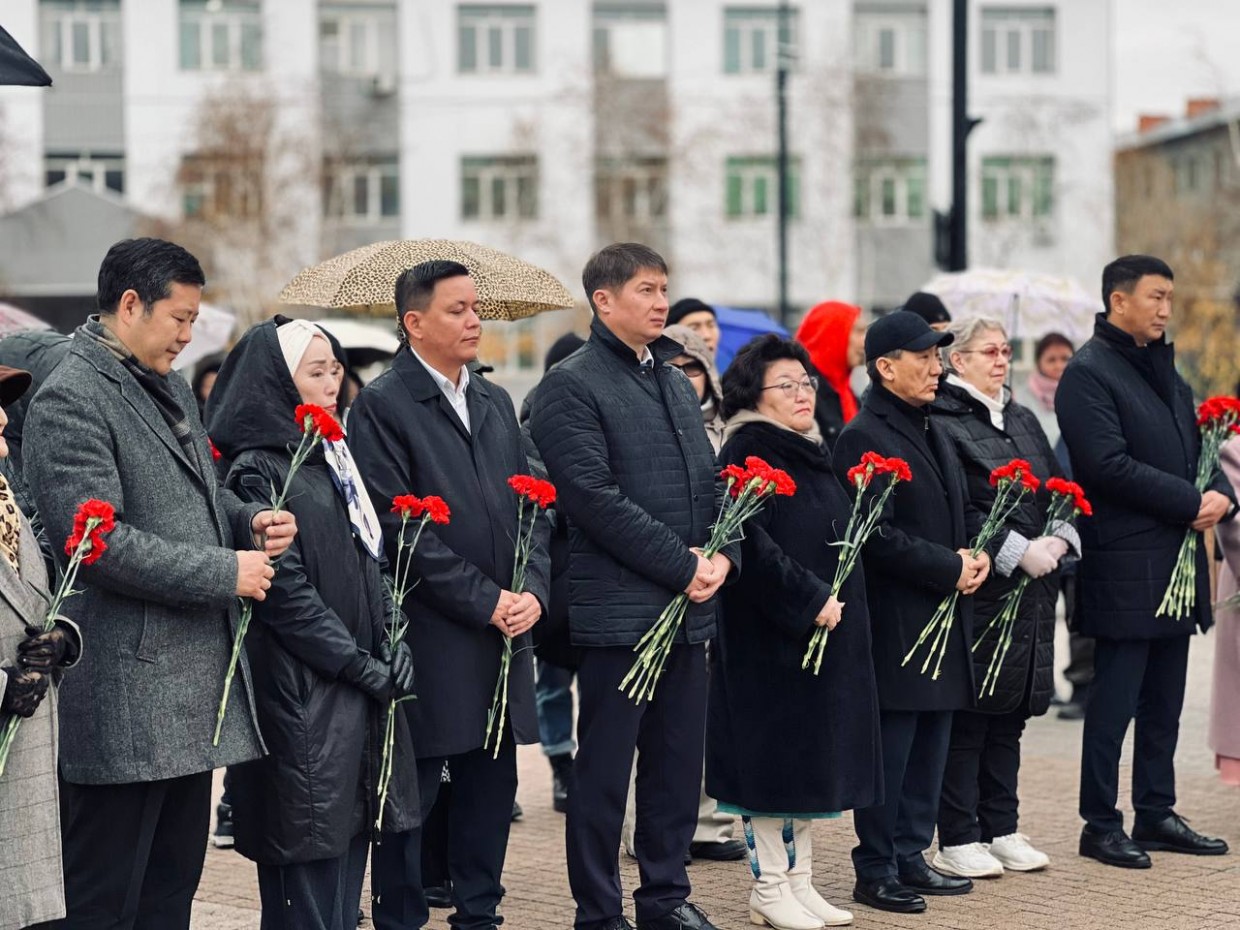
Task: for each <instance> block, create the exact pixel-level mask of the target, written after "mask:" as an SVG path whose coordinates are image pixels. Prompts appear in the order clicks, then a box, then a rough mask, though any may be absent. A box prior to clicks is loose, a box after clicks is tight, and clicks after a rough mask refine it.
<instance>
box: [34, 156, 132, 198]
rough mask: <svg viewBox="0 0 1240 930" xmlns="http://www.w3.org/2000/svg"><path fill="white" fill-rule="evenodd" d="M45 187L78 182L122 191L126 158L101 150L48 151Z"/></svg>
mask: <svg viewBox="0 0 1240 930" xmlns="http://www.w3.org/2000/svg"><path fill="white" fill-rule="evenodd" d="M44 179H45V181H46V186H47V187H55V186H56V185H57V184H80V185H81V186H82V187H89V188H90V189H91V190H94V191H99V192H100V193H102V192H103V191H105V190H110V191H112V192H114V193H117V194H123V193H125V157H124V156H123V155H120V154H112V153H106V154H105V153H103V152H48V153H47V157H46V159H45V160H44Z"/></svg>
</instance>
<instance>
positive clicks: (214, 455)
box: [207, 436, 224, 462]
mask: <svg viewBox="0 0 1240 930" xmlns="http://www.w3.org/2000/svg"><path fill="white" fill-rule="evenodd" d="M207 447H208V448H209V449H210V450H211V460H212V461H215V462H218V461H219V460H220V459H222V458H223V457H224V455H223V453H222V452H220V450H219V449H218V448H216V445H215V443H214V442H212V440H211V437H210V436H208V437H207Z"/></svg>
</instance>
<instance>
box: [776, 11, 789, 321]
mask: <svg viewBox="0 0 1240 930" xmlns="http://www.w3.org/2000/svg"><path fill="white" fill-rule="evenodd" d="M791 17H792V10H791V8H790V7H789V5H788V0H780V4H779V51H778V56H777V61H776V68H775V106H776V114H777V123H778V165H777V171H778V176H779V212H778V214H777V215H778V217H779V220H778V222H779V320H780V322H781V323H783V325H784V326H785V327H787V326H788V325H789V323H790V322H791V317H792V307H791V306H790V305H789V303H788V218H789V216H788V214H789V200H790V197H791V190H790V188H791V184H790V182H789V178H788V71H789V64H790V61H791V58H792V27H791V23H790V20H791Z"/></svg>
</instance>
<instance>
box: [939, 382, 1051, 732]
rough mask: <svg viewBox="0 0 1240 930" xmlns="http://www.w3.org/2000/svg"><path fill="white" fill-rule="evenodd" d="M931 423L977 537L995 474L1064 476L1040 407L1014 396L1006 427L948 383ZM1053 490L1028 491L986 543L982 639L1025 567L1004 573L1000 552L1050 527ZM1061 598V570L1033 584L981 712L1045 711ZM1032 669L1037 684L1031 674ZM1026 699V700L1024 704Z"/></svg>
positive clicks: (979, 661)
mask: <svg viewBox="0 0 1240 930" xmlns="http://www.w3.org/2000/svg"><path fill="white" fill-rule="evenodd" d="M930 410H931V420H932V422H933V423H934V426H935V428H937V429H939V430H940V431H941V432H942V433H943V434H944V435H945V436H946V437H947V438H948V439H949V440H950V442H951V449H952V452H953V453H954V455H955V457H956V464H955V465H954V466H953V467H956V468H959V469H960V471H961V473H962V474H963V476H964V480H965V489H966V494H967V501H966V504H965V522H966V524H967V525H968V528H969V533H970V535H971V536H972V535H975V534H976V533H977V532H978V530H980V529H981V526H982V523H983V522H984V521H985V519H986V515H987V514H988V513H989V512H990V507H991V505H992V504H993V503H994V500H995V489H994V488H992V487H991V486H990V473H991V472H992V471H993V470H994V469H996V468H998V467H999V466H1000V465H1006V464H1007V463H1008V462H1010V461H1011V460H1012V459H1014V458H1022V459H1027V460H1028V461H1029V464H1030V465H1032V466H1033V473H1034V474H1035V475H1036V476H1037V477H1038V478H1040V479H1041V480H1042V481H1045V480H1046V479H1047V478H1049V477H1052V476H1058V475H1060V474H1061V472H1060V468H1059V463H1058V461H1056V459H1055V453H1054V451H1053V450H1052V449H1051V446H1050V442H1049V441H1048V440H1047V438H1046V433H1044V432H1043V431H1042V427H1041V425H1040V424H1039V423H1038V418H1037V417H1036V416H1035V415H1034V413H1033V411H1031V410H1029V408H1027V407H1022V406H1021V405H1020V404H1017V403H1015V402H1012V401H1010V400H1009V401H1008V403H1007V405H1006V406H1005V407H1004V409H1003V429H1001V430H1000V429H998V428H996V427H995V426H994V424H993V423H991V421H990V413H989V411H987V409H986V407H985V406H984V405H983V404H982V403H981V402H980V401H978V400H977V399H976V398H974V397H971V396H970V395H969V393H968V391H966V390H964V389H963V388H961V387H958V386H956V385H954V384H948V383H946V382H944V383H943V384H942V385H940V387H939V396H938V397H937V398H936V399H935V401H934V403H933V404H932V405H931V408H930ZM1050 502H1051V499H1050V494H1049V493H1048V492H1047V491H1046V490H1045V488H1042V489H1041V490H1039V491H1038V493H1037V494H1036V495H1026V496H1025V498H1024V499H1023V501H1022V502H1021V505H1020V507H1018V508H1017V510H1016V511H1015V513H1013V514H1012V518H1011V519H1010V520H1009V521H1008V522H1007V524H1006V525H1005V527H1004V529H1003V530H1001V531H1000V532H999V534H998V535H997V536H996V537H995V539H994V541H993V542H992V544H991V545H990V546H989V547H988V548H987V551H988V552H989V553H990V557H991V561H992V570H991V572H990V577H989V578H987V579H986V582H985V584H983V585H982V587H981V588H980V589H979V590H978V592H977V594H975V595H974V596H973V633H974V637H975V638H981V637H982V631H983V630H985V629H986V627H987V626H988V625H989V623H990V621H991V620H992V619H993V618H994V617H995V616H996V615H997V614H998V613H999V610H1000V608H1001V607H1002V606H1003V601H1004V599H1005V598H1006V597H1007V596H1008V594H1009V593H1010V592H1011V591H1012V590H1013V589H1014V588H1015V587H1016V585H1017V584H1018V583H1019V580H1020V578H1022V577H1023V576H1024V572H1022V571H1021V570H1020V569H1019V568H1018V569H1016V570H1015V571H1014V572H1012V574H1011V575H1010V576H1009V577H1007V578H1004V577H1002V576H1001V575H1000V574H999V573H998V571H996V570H994V568H993V566H994V565H995V564H996V563H995V562H994V560H995V557H996V555H997V554H998V553H999V551H1000V550H1001V549H1002V548H1003V546H1004V545H1005V544H1006V543H1007V542H1008V538H1009V536H1010V535H1011V534H1012V533H1019V534H1020V535H1021V536H1022V537H1024V538H1025V539H1026V540H1031V539H1034V538H1036V537H1038V536H1041V535H1042V530H1043V528H1044V527H1045V525H1046V513H1047V508H1048V507H1049V506H1050ZM1058 597H1059V573H1058V571H1055V572H1051V574H1049V575H1046V576H1044V577H1042V578H1038V579H1034V580H1031V581H1030V582H1029V585H1028V586H1027V587H1026V589H1025V593H1024V596H1023V597H1022V598H1021V601H1020V614H1019V616H1018V617H1017V621H1016V624H1015V626H1014V627H1013V629H1012V646H1011V648H1010V649H1009V650H1008V654H1007V657H1006V658H1005V659H1004V662H1003V668H1002V670H1001V671H1000V673H999V680H998V683H997V684H996V685H995V688H994V694H993V695H992V694H991V693H990V688H987V689H986V693H985V694H983V695H982V696H981V697H979V698H978V706H977V709H978V710H979V711H982V712H984V713H996V714H1002V713H1008V712H1009V711H1013V710H1016V709H1017V708H1018V707H1020V706H1021V705H1022V703H1024V706H1025V709H1026V710H1027V712H1028V713H1029V714H1030V715H1033V716H1036V715H1038V714H1044V713H1046V709H1047V708H1048V707H1049V706H1050V699H1051V694H1052V693H1054V687H1055V602H1056V601H1057V599H1058ZM997 643H998V637H997V635H996V632H995V630H991V631H990V633H988V634H986V636H985V638H984V639H982V640H981V642H980V644H979V645H978V646H977V650H976V651H975V652H974V653H973V675H974V677H975V678H976V679H977V683H978V687H979V688H980V687H981V685H982V682H983V681H984V680H985V678H986V670H987V668H988V667H989V666H990V660H991V657H992V656H993V654H994V650H995V646H996V644H997ZM1031 669H1032V675H1033V682H1032V688H1030V687H1028V685H1029V676H1030V672H1031ZM1026 700H1027V703H1025V702H1026Z"/></svg>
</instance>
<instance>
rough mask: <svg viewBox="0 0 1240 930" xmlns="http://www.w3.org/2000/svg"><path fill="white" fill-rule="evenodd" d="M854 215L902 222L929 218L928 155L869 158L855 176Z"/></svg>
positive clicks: (874, 221)
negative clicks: (927, 203) (927, 216)
mask: <svg viewBox="0 0 1240 930" xmlns="http://www.w3.org/2000/svg"><path fill="white" fill-rule="evenodd" d="M853 216H855V217H856V218H857V219H858V220H860V221H861V222H863V223H872V224H874V225H887V226H898V225H904V224H908V223H914V222H918V221H920V220H924V219H925V218H926V160H925V159H924V158H883V159H866V160H863V161H859V162H858V163H857V167H856V171H855V174H854V176H853Z"/></svg>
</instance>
